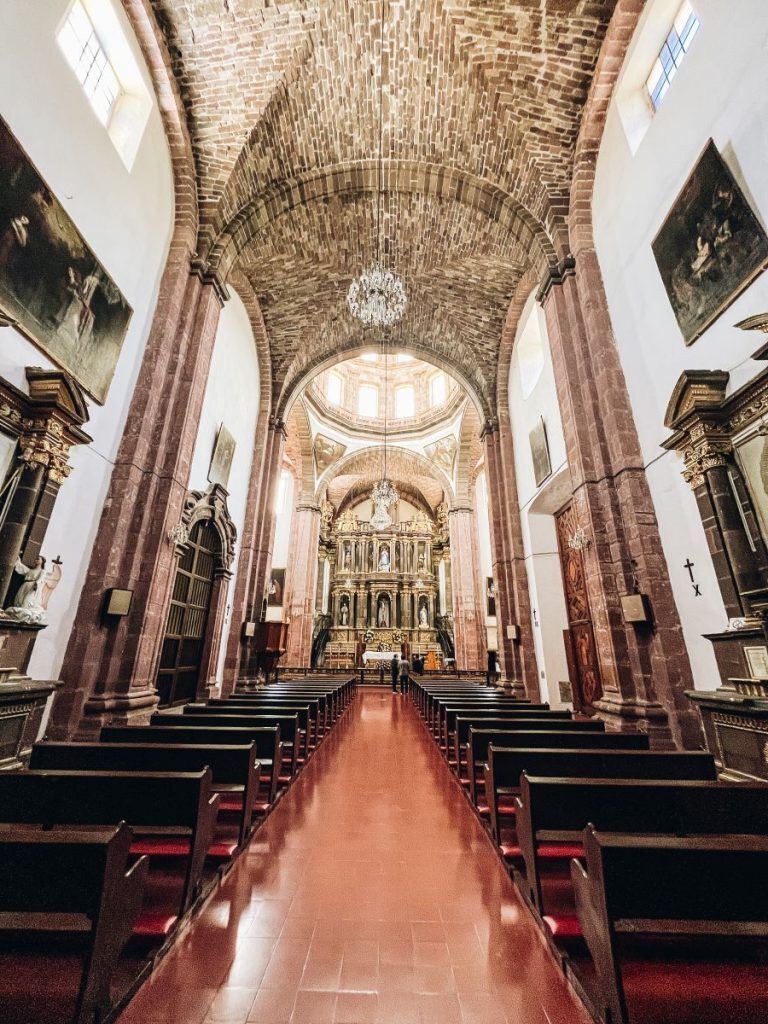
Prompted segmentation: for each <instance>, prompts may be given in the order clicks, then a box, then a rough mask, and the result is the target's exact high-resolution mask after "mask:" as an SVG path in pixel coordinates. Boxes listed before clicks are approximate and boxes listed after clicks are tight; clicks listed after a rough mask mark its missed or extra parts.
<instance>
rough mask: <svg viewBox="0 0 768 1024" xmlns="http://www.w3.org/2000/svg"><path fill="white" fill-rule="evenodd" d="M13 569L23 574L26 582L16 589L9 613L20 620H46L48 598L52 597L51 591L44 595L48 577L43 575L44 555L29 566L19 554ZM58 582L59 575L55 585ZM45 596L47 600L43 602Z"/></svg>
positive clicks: (33, 621)
mask: <svg viewBox="0 0 768 1024" xmlns="http://www.w3.org/2000/svg"><path fill="white" fill-rule="evenodd" d="M13 571H14V572H15V573H18V575H19V576H23V577H24V582H23V583H22V584H21V586H20V587H19V589H18V590H17V591H16V596H15V597H14V599H13V605H12V607H10V608H6V612H7V614H8V615H10V616H11V618H14V619H18V620H19V621H20V622H29V623H37V622H44V621H45V609H46V607H47V604H48V598H49V597H50V594H49V593H45V595H44V590H45V586H46V579H45V578H44V575H43V574H44V573H45V559H44V558H43V557H42V556H39V557H38V558H36V559H35V564H34V565H33V566H28V565H24V563H23V562H22V560H21V557H20V556H19V557H18V558H17V559H16V565H15V566H14V567H13ZM59 576H60V573H59ZM57 583H58V576H57V578H56V582H55V583H54V584H53V586H54V587H55V586H56V584H57ZM50 589H53V588H50ZM43 596H45V602H43Z"/></svg>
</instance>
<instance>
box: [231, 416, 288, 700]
mask: <svg viewBox="0 0 768 1024" xmlns="http://www.w3.org/2000/svg"><path fill="white" fill-rule="evenodd" d="M284 443H285V431H284V429H283V426H282V424H281V423H276V422H275V421H274V420H273V419H272V418H271V417H270V414H269V409H267V408H265V409H261V410H260V411H259V416H258V420H257V423H256V433H255V437H254V449H253V459H252V461H251V475H250V480H249V483H248V497H247V499H246V506H245V519H244V523H243V538H242V543H241V546H240V556H239V558H238V562H237V576H236V578H235V587H234V593H233V596H232V615H231V625H230V628H229V636H228V638H227V653H226V656H225V659H224V672H223V679H222V693H223V694H224V695H225V696H228V695H229V694H230V693H232V691H233V690H234V688H235V684H236V682H237V678H238V676H239V675H240V673H241V672H244V671H246V670H247V669H246V662H247V660H248V648H249V641H248V639H247V638H246V637H244V636H243V624H244V623H245V622H255V621H258V619H259V618H260V617H261V602H262V600H263V597H264V588H265V583H266V576H267V569H268V568H269V565H270V563H271V561H272V543H273V540H274V524H275V520H276V517H275V514H274V506H275V496H276V493H277V484H278V481H279V479H280V467H281V465H282V460H283V445H284Z"/></svg>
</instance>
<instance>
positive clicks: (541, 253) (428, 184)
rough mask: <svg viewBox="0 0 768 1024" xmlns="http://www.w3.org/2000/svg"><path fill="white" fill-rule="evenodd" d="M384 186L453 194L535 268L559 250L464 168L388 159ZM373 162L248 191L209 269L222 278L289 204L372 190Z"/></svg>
mask: <svg viewBox="0 0 768 1024" xmlns="http://www.w3.org/2000/svg"><path fill="white" fill-rule="evenodd" d="M382 173H383V179H382V184H383V191H384V192H409V193H410V192H416V193H418V194H421V195H426V196H432V197H434V198H438V199H453V200H457V201H459V202H462V203H466V204H467V205H468V206H471V207H472V208H473V209H476V210H479V211H481V212H483V213H485V214H486V215H487V216H488V217H489V218H491V219H492V220H494V221H495V222H497V223H499V224H501V225H502V226H507V227H508V229H509V231H510V232H511V233H512V234H513V235H515V237H517V238H519V239H520V241H521V242H523V243H525V244H527V247H528V248H529V250H533V251H534V252H535V259H534V262H535V264H536V265H537V266H538V268H539V271H540V273H543V272H544V270H545V269H546V267H547V266H548V265H549V266H554V265H555V264H556V263H557V261H558V259H560V258H562V256H563V255H564V254H563V253H561V252H558V250H557V249H556V247H555V244H554V243H553V242H552V240H551V238H550V235H549V233H548V232H547V229H546V228H545V227H544V225H543V223H542V222H541V221H539V220H538V219H537V218H536V217H535V216H534V215H533V214H531V213H530V212H529V211H528V209H527V208H526V207H525V206H524V205H523V203H521V202H520V201H518V200H517V199H515V198H514V197H513V196H512V195H511V194H510V193H509V192H507V191H505V190H504V189H503V188H501V187H499V186H498V185H494V184H493V183H492V182H491V181H489V180H487V179H485V178H481V177H478V176H477V175H474V174H470V173H469V172H468V171H466V170H460V169H458V168H455V167H449V166H444V165H440V164H429V163H420V162H417V161H413V160H388V161H384V165H383V172H382ZM377 190H378V164H377V162H376V161H375V160H359V161H356V162H354V163H347V164H339V165H335V166H330V167H324V168H322V169H320V170H317V169H315V170H312V171H307V172H305V173H304V174H301V175H297V176H296V177H293V178H286V179H284V180H283V181H279V182H275V183H273V184H272V185H271V186H270V187H269V188H267V189H265V190H263V191H262V192H259V193H257V194H255V195H253V196H250V197H249V198H248V200H247V201H246V202H245V203H243V204H242V205H241V206H240V208H239V209H238V210H236V211H235V212H234V213H233V214H232V216H231V217H230V218H229V220H228V221H227V222H226V223H225V224H223V225H222V226H221V228H220V229H219V231H218V232H217V234H216V236H215V238H214V239H213V241H212V243H211V245H210V249H209V252H208V255H207V263H208V266H209V268H210V269H211V270H212V271H215V272H216V273H218V274H219V275H220V276H221V277H222V278H224V279H226V278H227V276H228V274H229V273H230V272H231V269H232V267H234V266H235V264H236V262H237V259H238V256H239V254H240V252H241V251H242V250H243V249H244V248H245V246H246V245H247V244H248V243H249V242H250V241H251V240H252V238H253V237H255V236H256V235H257V234H258V233H260V232H262V231H264V230H265V229H266V228H267V227H268V226H269V225H270V224H271V223H273V222H274V221H275V220H277V219H278V218H279V217H280V216H282V215H284V214H285V213H288V212H289V211H290V210H292V209H293V208H294V207H296V206H299V205H303V204H306V203H309V202H312V201H317V200H322V199H326V198H328V197H330V196H333V195H351V194H356V193H375V192H376V191H377Z"/></svg>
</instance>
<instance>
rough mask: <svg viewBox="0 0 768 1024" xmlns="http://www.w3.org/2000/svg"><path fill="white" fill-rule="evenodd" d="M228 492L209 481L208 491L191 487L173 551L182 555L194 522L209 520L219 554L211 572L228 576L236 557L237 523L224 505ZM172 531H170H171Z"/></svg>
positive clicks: (219, 485) (225, 504) (230, 573)
mask: <svg viewBox="0 0 768 1024" xmlns="http://www.w3.org/2000/svg"><path fill="white" fill-rule="evenodd" d="M228 496H229V492H228V491H227V490H226V489H225V488H224V487H222V486H221V484H212V485H211V486H210V487H209V488H208V490H207V491H190V492H189V494H188V495H187V499H186V501H185V502H184V509H183V511H182V513H181V519H180V520H179V526H180V527H181V528H182V529H181V531H179V533H178V534H177V535H176V536H178V541H176V553H177V554H178V555H181V554H182V553H183V552H184V549H185V548H186V546H187V543H188V541H189V535H190V534H191V533H192V530H193V528H194V527H195V525H196V524H197V523H200V522H206V521H209V522H210V523H211V524H212V525H213V527H214V529H215V530H216V533H217V534H218V537H219V545H220V548H219V554H218V555H217V557H216V560H215V564H214V573H215V574H216V575H217V576H224V577H226V578H227V579H229V578H230V576H231V575H232V563H233V562H234V559H235V545H236V542H237V527H236V526H235V524H234V523H233V521H232V517H231V515H230V514H229V508H228V507H227V498H228ZM172 532H173V531H172Z"/></svg>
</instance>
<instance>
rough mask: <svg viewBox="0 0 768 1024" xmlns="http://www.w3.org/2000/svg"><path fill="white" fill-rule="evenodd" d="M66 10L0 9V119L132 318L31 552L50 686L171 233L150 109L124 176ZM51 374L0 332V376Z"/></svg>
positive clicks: (55, 1)
mask: <svg viewBox="0 0 768 1024" xmlns="http://www.w3.org/2000/svg"><path fill="white" fill-rule="evenodd" d="M67 8H68V3H67V0H46V2H45V3H35V4H32V5H31V4H30V3H29V0H3V2H2V3H0V39H2V40H3V41H4V44H5V45H4V47H3V59H2V61H0V114H2V116H3V118H4V119H5V120H6V121H7V122H8V124H9V125H10V127H11V130H12V131H13V132H14V133H15V134H16V136H17V138H18V140H19V142H20V143H21V145H22V146H23V147H24V149H25V150H26V151H27V153H28V154H29V156H30V157H31V159H32V160H33V162H34V163H35V164H36V166H37V168H38V170H39V171H40V173H41V174H42V176H43V177H44V178H45V180H46V181H47V183H48V185H49V186H50V187H51V189H52V191H53V192H54V194H55V195H56V197H57V199H58V200H59V201H60V202H61V204H62V205H63V206H64V208H65V210H66V211H67V213H68V214H69V215H70V216H71V217H72V219H73V221H74V223H75V224H76V225H77V227H78V229H79V230H80V232H81V233H82V235H83V236H84V237H85V239H86V241H87V242H88V244H89V245H90V246H91V248H92V249H93V250H94V252H95V253H96V255H97V256H98V258H99V259H100V260H101V262H102V263H103V264H104V266H105V267H106V269H107V270H108V271H109V273H110V275H111V276H112V278H113V279H114V280H115V282H116V283H117V285H118V287H119V288H120V289H121V291H122V292H123V294H124V295H125V296H126V298H127V300H128V301H129V303H130V304H131V306H132V307H133V317H132V319H131V323H130V326H129V329H128V334H127V337H126V339H125V344H124V346H123V350H122V353H121V356H120V359H119V361H118V364H117V369H116V372H115V376H114V380H113V382H112V386H111V389H110V392H109V396H108V398H107V402H106V404H105V405H104V406H103V407H100V406H98V405H96V404H95V403H94V402H91V403H90V410H91V420H90V423H88V424H87V425H86V430H87V431H88V432H89V433H90V434H91V435H92V436H93V438H94V442H93V444H92V445H90V446H88V447H87V448H76V449H74V450H73V452H72V457H71V462H72V465H73V470H72V475H71V477H70V478H69V480H68V481H67V482H66V483H65V484H64V486H63V487H62V490H61V493H60V496H59V499H58V501H57V504H56V508H55V510H54V514H53V518H52V520H51V524H50V527H49V529H48V534H47V537H46V541H45V544H44V548H43V553H44V554H45V555H46V556H47V557H49V558H51V557H55V556H56V555H61V557H62V559H63V563H64V565H63V579H62V582H61V583H60V585H59V587H58V589H57V590H56V592H55V593H54V595H53V597H52V599H51V604H50V608H49V615H48V618H49V625H48V628H47V629H46V630H44V631H43V633H42V634H41V636H40V638H39V639H38V641H37V644H36V646H35V650H34V654H33V656H32V661H31V664H30V672H31V674H32V675H33V676H35V677H38V678H49V677H56V676H57V674H58V672H59V669H60V667H61V662H62V659H63V656H64V651H65V648H66V644H67V640H68V638H69V633H70V630H71V627H72V622H73V620H74V616H75V612H76V610H77V604H78V599H79V595H80V590H81V589H82V585H83V579H84V574H85V571H86V568H87V563H88V555H89V553H90V549H91V546H92V544H93V540H94V537H95V535H96V530H97V528H98V523H99V516H100V513H101V508H102V505H103V502H104V498H105V496H106V492H107V486H108V483H109V477H110V473H111V470H112V463H113V460H114V458H115V454H116V452H117V448H118V444H119V441H120V437H121V434H122V429H123V424H124V422H125V417H126V414H127V410H128V406H129V403H130V399H131V394H132V392H133V387H134V383H135V381H136V376H137V373H138V370H139V365H140V361H141V356H142V353H143V350H144V346H145V343H146V340H147V335H148V332H149V327H150V324H151V320H152V312H153V310H154V307H155V303H156V299H157V290H158V286H159V281H160V276H161V273H162V269H163V266H164V264H165V259H166V255H167V251H168V243H169V240H170V235H171V230H172V226H173V182H172V172H171V162H170V156H169V152H168V146H167V143H166V139H165V135H164V132H163V127H162V123H161V119H160V115H159V113H158V111H157V107H156V106H153V109H152V112H151V114H150V116H149V121H148V123H147V127H146V130H145V132H144V136H143V138H142V141H141V144H140V146H139V150H138V152H137V155H136V160H135V162H134V164H133V167H132V170H131V172H130V173H129V172H128V170H127V169H126V167H125V165H124V163H123V161H122V160H121V158H120V156H119V155H118V153H117V151H116V150H115V148H114V146H113V144H112V142H111V140H110V138H109V136H108V135H107V132H106V131H105V129H104V128H103V127H102V125H101V124H100V123H99V122H98V120H97V119H96V116H95V114H94V113H93V112H92V110H91V107H90V105H89V103H88V100H87V99H86V97H85V94H84V93H83V91H82V89H81V86H80V84H79V82H78V81H77V79H76V78H75V75H74V73H73V72H72V71H71V70H70V68H69V67H68V65H67V64H66V63H65V61H64V58H63V56H62V54H61V52H60V51H59V48H58V45H57V43H56V31H57V29H58V27H59V24H60V22H61V20H62V18H63V16H64V14H65V12H66V10H67ZM116 10H117V13H118V15H119V18H120V22H121V25H122V27H123V29H124V32H125V34H126V36H127V38H128V40H129V43H130V46H131V49H132V51H133V54H134V57H135V59H136V61H137V62H138V63H139V65H140V67H141V70H142V74H143V75H144V78H145V84H146V85H147V87H148V88H149V89H150V91H151V82H150V79H149V75H148V74H147V72H146V68H145V67H144V64H143V61H142V58H141V51H140V49H139V47H138V44H137V43H136V41H135V39H134V37H133V36H132V34H131V31H130V26H129V24H128V21H127V18H126V16H125V14H124V12H123V10H122V6H121V5H119V4H116ZM52 365H53V364H52V363H51V361H50V360H49V359H48V358H47V357H46V356H45V355H43V353H42V352H40V351H39V350H38V349H36V348H35V347H34V346H33V345H31V344H30V343H29V342H28V341H26V340H25V339H24V338H22V337H21V336H20V335H19V334H17V333H15V332H14V331H13V330H11V329H10V328H5V329H0V375H1V376H3V377H5V378H7V379H8V380H10V381H11V382H12V383H14V384H15V385H17V386H18V387H20V388H23V389H26V381H25V377H24V367H25V366H43V367H50V366H52Z"/></svg>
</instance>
